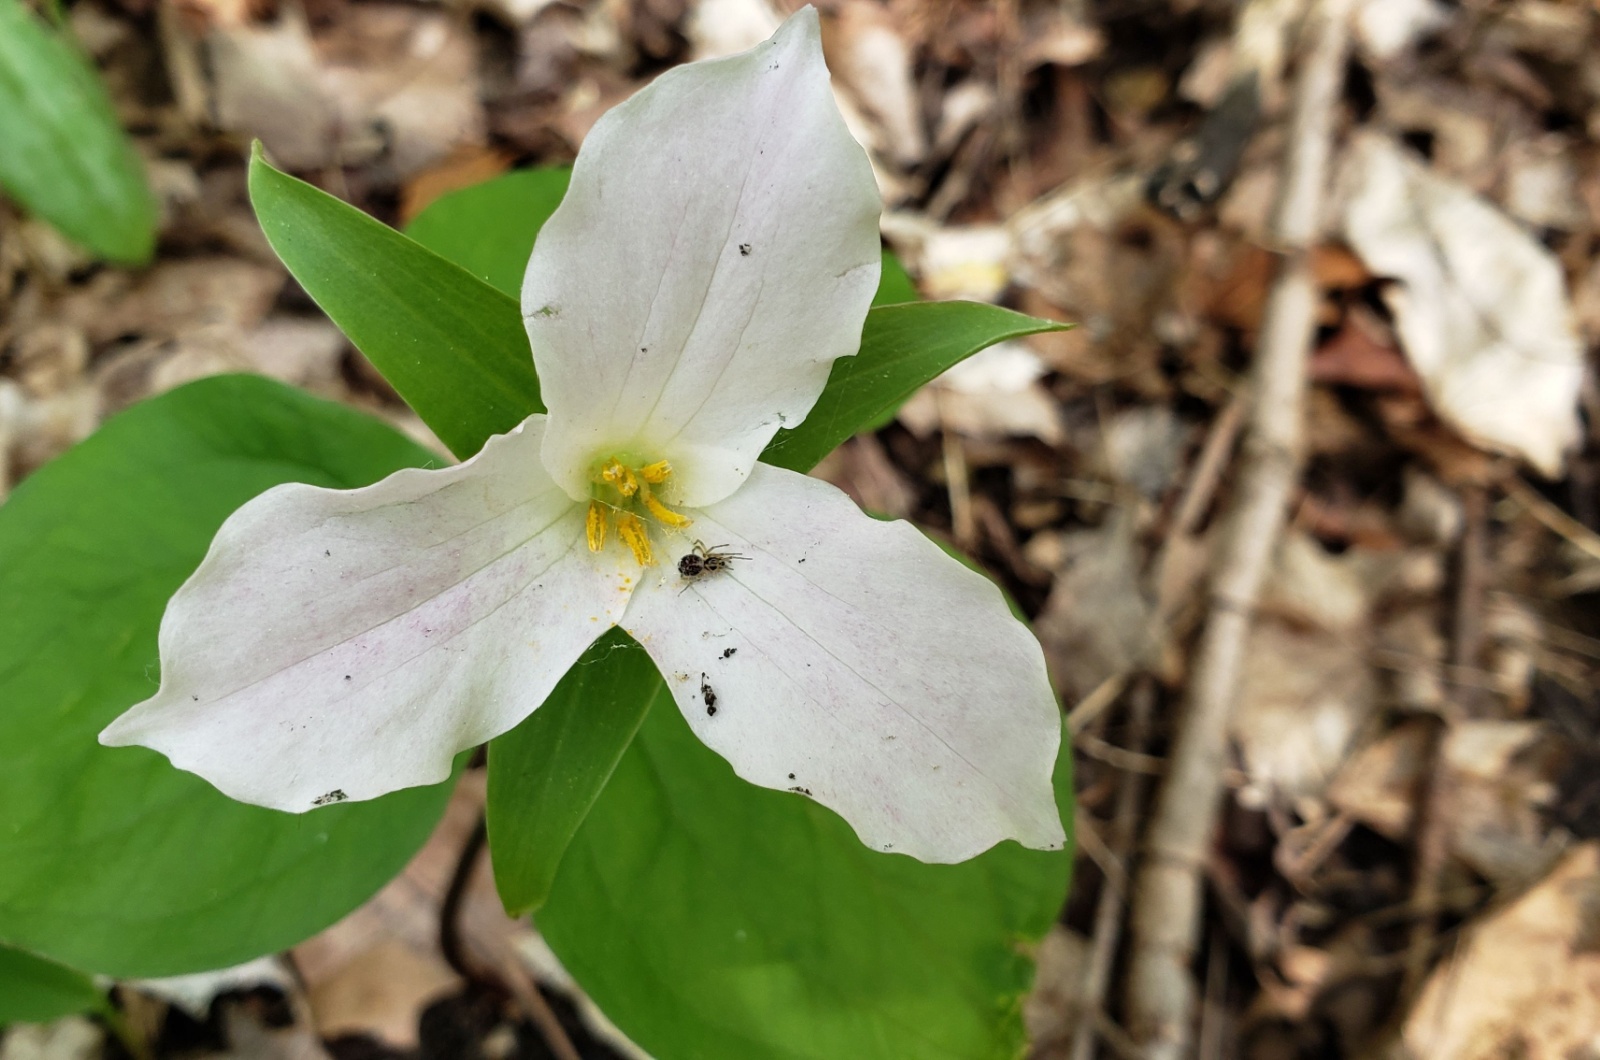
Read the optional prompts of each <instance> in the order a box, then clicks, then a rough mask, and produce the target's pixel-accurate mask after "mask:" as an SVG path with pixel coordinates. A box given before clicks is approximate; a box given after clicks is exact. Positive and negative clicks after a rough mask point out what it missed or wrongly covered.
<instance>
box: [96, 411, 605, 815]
mask: <svg viewBox="0 0 1600 1060" xmlns="http://www.w3.org/2000/svg"><path fill="white" fill-rule="evenodd" d="M543 421H544V418H543V417H542V416H534V417H530V418H529V419H528V420H527V421H526V422H524V423H523V424H522V425H521V426H520V427H518V428H517V429H516V430H514V431H512V432H511V433H509V434H505V435H501V436H499V437H496V438H491V439H490V440H489V442H488V444H487V445H485V446H484V448H483V451H482V452H481V453H479V454H478V455H477V456H475V457H473V458H472V459H471V460H469V461H467V462H466V463H465V464H461V465H459V466H457V467H452V468H446V469H444V470H440V471H421V470H407V471H400V472H397V473H395V474H393V475H390V476H389V477H388V478H386V479H384V480H383V481H382V482H379V483H377V484H376V485H373V486H368V487H366V488H365V489H359V490H329V489H321V488H318V487H314V486H305V485H299V484H292V485H285V486H279V487H277V488H275V489H272V490H269V491H267V492H266V493H264V494H262V495H261V496H259V497H257V498H256V499H255V500H253V501H251V502H250V503H249V504H247V505H245V506H244V507H243V508H240V509H239V510H238V511H237V512H235V513H234V514H233V515H232V516H230V517H229V518H228V521H227V522H226V523H224V524H223V526H222V529H221V530H219V531H218V532H217V536H216V539H215V540H214V541H213V542H212V545H211V550H210V552H209V553H207V555H206V558H205V561H204V562H202V563H201V564H200V567H199V569H198V570H196V571H195V573H194V575H193V576H191V577H190V579H189V580H188V581H187V582H185V583H184V585H183V588H181V589H179V590H178V592H177V594H176V595H174V596H173V598H172V600H171V602H170V603H168V605H167V611H166V614H165V615H164V616H163V617H162V620H161V636H160V646H161V671H162V672H161V688H160V691H159V692H157V694H156V695H155V696H154V697H153V698H151V699H148V700H146V701H145V702H143V703H141V704H139V705H138V706H136V707H134V708H133V709H131V710H129V711H128V712H127V713H126V714H124V715H122V717H120V718H118V719H117V720H116V721H115V722H113V723H112V724H111V725H110V726H109V727H108V728H107V729H106V730H105V732H103V733H101V735H100V741H101V742H102V743H105V744H109V745H113V746H121V745H126V744H141V745H143V746H145V747H151V748H154V749H155V750H157V751H160V752H161V753H163V754H165V755H166V756H167V757H168V758H170V759H171V760H172V763H173V765H176V766H178V767H179V768H180V769H187V770H189V771H190V772H193V773H198V774H199V775H200V776H202V777H204V778H206V779H207V780H209V781H210V782H211V783H213V784H215V785H216V786H217V787H218V788H220V789H221V790H222V791H224V792H225V793H227V794H228V795H231V796H233V797H234V798H236V799H241V800H243V801H245V802H252V803H256V804H258V805H262V806H271V807H275V808H277V809H280V810H291V811H304V810H309V809H311V808H312V807H313V806H314V805H322V804H325V803H328V802H338V801H343V800H344V799H347V798H348V799H370V798H374V797H375V796H378V795H382V794H384V793H386V792H390V791H394V790H396V789H397V788H404V787H410V786H412V785H416V784H430V783H434V782H437V781H440V780H443V779H444V778H445V777H447V776H449V774H450V763H451V759H452V757H453V756H454V755H455V754H456V753H457V752H458V751H461V750H463V749H465V748H468V747H472V746H474V745H476V744H479V743H482V742H483V741H485V740H487V739H489V738H490V737H493V736H496V735H498V734H499V733H502V732H504V731H505V730H507V729H509V728H511V727H512V726H513V725H515V724H517V722H519V721H521V720H522V719H523V718H525V717H526V716H527V715H528V714H530V713H531V712H532V711H533V709H534V708H535V707H537V706H538V705H539V704H540V703H541V702H543V700H544V697H545V696H546V694H548V693H549V691H550V689H551V688H552V687H554V685H555V683H556V682H557V681H558V680H560V678H561V675H562V674H563V673H565V672H566V670H567V668H568V667H569V666H570V665H571V663H572V662H573V660H575V659H576V658H577V657H578V655H579V654H580V653H581V652H582V651H583V649H584V648H585V647H587V646H588V644H589V643H590V642H591V641H592V640H594V638H595V637H596V636H597V635H598V634H600V633H601V632H603V631H605V630H606V629H608V628H610V626H611V625H612V624H613V623H614V622H615V620H616V618H617V617H618V616H620V615H621V613H622V611H623V609H624V607H625V606H626V604H627V599H628V596H629V593H630V591H631V589H632V585H633V583H634V580H635V578H636V572H637V567H636V566H634V565H633V563H632V560H631V559H626V558H625V557H626V553H625V552H624V550H621V549H618V548H613V549H609V550H607V551H604V552H601V553H599V554H598V555H595V554H591V553H590V552H589V550H588V547H587V545H586V543H585V539H584V531H583V519H584V512H583V509H582V507H581V506H579V505H575V504H574V503H573V502H572V499H571V498H570V497H568V496H567V495H566V493H565V491H563V490H562V489H561V488H560V487H558V486H557V485H556V484H555V483H553V482H552V481H550V478H549V476H548V475H546V474H545V473H544V468H543V466H542V464H541V463H540V462H539V447H540V442H541V440H542V434H543V429H544V422H543Z"/></svg>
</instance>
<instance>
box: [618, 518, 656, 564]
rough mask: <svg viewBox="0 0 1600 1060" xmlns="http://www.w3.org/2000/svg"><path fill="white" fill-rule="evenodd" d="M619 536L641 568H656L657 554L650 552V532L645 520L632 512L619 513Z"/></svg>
mask: <svg viewBox="0 0 1600 1060" xmlns="http://www.w3.org/2000/svg"><path fill="white" fill-rule="evenodd" d="M617 536H618V537H620V538H622V543H623V544H625V545H627V546H628V549H629V551H631V552H632V553H633V558H634V559H636V560H638V561H639V565H640V566H641V567H653V566H655V562H656V557H655V553H653V552H651V551H650V532H649V531H648V530H646V529H645V525H644V520H643V519H640V518H639V517H638V516H637V515H634V514H633V513H632V512H618V513H617Z"/></svg>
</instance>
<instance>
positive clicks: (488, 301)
mask: <svg viewBox="0 0 1600 1060" xmlns="http://www.w3.org/2000/svg"><path fill="white" fill-rule="evenodd" d="M250 202H251V204H252V205H254V206H255V210H256V217H257V218H258V219H259V220H260V222H261V229H262V231H264V232H265V233H266V234H267V240H268V242H270V243H271V244H272V249H273V250H275V251H277V252H278V257H280V258H282V259H283V263H284V264H285V265H287V266H288V267H289V271H290V272H291V273H292V274H293V275H294V278H295V279H296V280H298V281H299V282H300V286H302V287H304V288H305V289H306V292H307V293H308V294H310V295H311V297H312V298H313V299H315V300H316V302H317V304H318V305H319V306H321V307H322V309H323V311H324V312H325V313H327V314H328V316H329V317H330V318H332V320H333V322H334V323H335V324H337V325H339V327H340V329H341V330H343V331H344V333H345V334H346V335H347V336H349V338H350V341H351V342H353V343H355V344H356V346H357V347H358V348H359V349H360V350H361V352H362V353H364V354H366V356H367V358H368V359H369V360H371V361H372V363H373V364H374V365H375V366H377V369H378V371H380V372H382V373H383V377H384V378H385V379H387V380H388V381H389V382H390V383H391V384H392V385H393V386H394V388H395V390H396V391H398V392H399V394H400V396H401V397H403V398H405V399H406V403H407V404H409V405H410V406H411V407H412V408H413V409H415V410H416V412H417V415H419V416H421V417H422V419H423V421H424V422H426V423H427V425H428V426H429V427H431V428H432V429H433V433H434V434H436V435H438V436H439V440H440V441H442V442H444V444H445V445H447V446H449V447H450V451H451V452H453V453H455V454H456V455H457V456H459V457H462V458H463V459H465V458H466V457H469V456H471V455H472V454H473V453H476V452H477V451H478V450H479V449H480V448H482V446H483V443H484V441H485V440H487V439H488V437H489V436H490V435H493V434H501V433H504V432H506V431H509V430H510V429H511V428H513V427H515V426H516V425H517V424H519V423H521V422H522V421H523V420H524V419H526V418H527V417H528V415H529V414H531V413H534V412H543V411H544V405H543V404H541V403H540V401H539V378H538V376H537V375H535V374H534V370H533V355H532V353H531V352H529V349H528V336H527V333H526V332H525V331H524V330H523V327H522V314H521V312H520V311H519V310H518V309H517V303H516V301H515V300H514V299H512V298H510V297H508V296H506V295H505V294H503V293H501V292H500V291H497V290H495V289H494V288H493V287H491V286H490V285H489V284H487V283H484V282H483V281H482V280H480V279H478V278H477V277H475V276H473V275H472V274H471V273H469V272H467V271H466V270H465V269H463V268H461V267H460V266H459V265H455V264H452V263H451V262H449V261H446V260H445V259H444V258H441V257H440V256H439V255H437V254H435V253H433V252H432V251H431V250H428V249H426V248H424V247H423V246H421V245H420V244H418V243H416V242H415V241H414V240H411V239H407V238H406V237H405V236H403V235H401V234H400V233H399V232H396V231H395V230H394V229H392V228H389V227H388V226H387V225H383V224H380V223H379V222H377V221H375V220H373V219H372V218H370V217H368V216H367V215H366V214H364V213H362V212H361V211H360V210H357V209H356V208H355V207H353V206H350V205H347V204H346V203H342V202H340V201H339V200H338V199H335V198H334V197H333V196H331V195H329V194H327V193H326V192H323V191H318V190H317V189H316V188H313V187H312V186H311V185H309V184H307V183H305V182H304V181H301V180H296V179H295V178H293V177H291V176H288V175H286V174H284V173H280V172H279V171H278V170H276V169H273V168H272V167H271V166H270V165H268V164H267V163H266V161H265V160H264V159H263V158H262V156H261V147H260V145H259V144H257V145H256V148H255V151H254V153H253V155H252V156H251V159H250ZM529 238H530V239H531V238H532V232H531V230H530V233H529Z"/></svg>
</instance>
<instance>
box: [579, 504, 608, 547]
mask: <svg viewBox="0 0 1600 1060" xmlns="http://www.w3.org/2000/svg"><path fill="white" fill-rule="evenodd" d="M583 532H584V536H586V537H587V538H588V539H589V551H590V552H599V551H600V550H601V549H602V548H605V547H606V506H605V505H603V504H601V503H600V502H599V501H590V502H589V514H588V516H587V517H585V519H584V521H583Z"/></svg>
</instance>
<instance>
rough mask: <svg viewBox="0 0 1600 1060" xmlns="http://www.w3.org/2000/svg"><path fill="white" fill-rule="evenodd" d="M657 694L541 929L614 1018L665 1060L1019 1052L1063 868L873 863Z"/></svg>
mask: <svg viewBox="0 0 1600 1060" xmlns="http://www.w3.org/2000/svg"><path fill="white" fill-rule="evenodd" d="M655 696H656V702H655V703H654V708H653V709H652V710H651V711H650V712H649V714H648V715H647V716H646V718H645V723H644V726H643V728H642V729H641V730H640V732H639V736H638V738H637V739H635V740H634V742H633V745H632V746H631V747H630V748H629V750H628V753H627V754H626V755H625V756H624V757H623V759H622V762H621V764H620V765H619V766H618V767H617V770H616V772H615V774H614V775H613V776H612V778H611V782H610V784H608V785H607V786H606V789H605V791H604V792H603V793H602V794H601V796H600V799H599V801H598V802H597V803H596V804H595V807H594V809H593V810H591V811H590V813H589V816H588V818H587V819H586V820H585V821H584V824H583V827H582V828H581V829H580V830H579V831H578V834H577V836H576V838H575V839H574V840H573V843H572V846H571V848H570V849H569V850H568V852H567V856H566V858H565V860H564V861H563V863H562V868H561V873H560V874H559V875H558V876H557V877H556V882H555V887H554V889H553V891H552V892H551V895H550V899H549V901H548V903H547V904H546V905H545V907H544V909H543V910H542V911H541V912H540V913H539V915H538V917H537V920H538V924H539V929H540V930H541V931H542V932H543V934H544V936H545V938H546V939H547V940H548V941H549V943H550V945H551V946H552V948H554V950H555V951H556V954H557V956H559V957H560V958H561V962H562V964H563V965H565V966H566V968H567V970H568V971H570V972H571V973H572V974H573V976H575V977H576V978H577V980H578V981H579V982H580V983H582V984H583V987H584V990H585V991H586V992H587V993H588V994H589V995H590V996H591V997H592V998H594V1000H595V1001H596V1002H597V1003H598V1004H599V1005H600V1007H601V1009H602V1010H603V1011H604V1012H605V1013H606V1015H607V1016H609V1017H610V1018H611V1019H612V1020H614V1021H615V1022H616V1023H617V1025H618V1026H620V1027H621V1028H622V1029H623V1031H624V1032H626V1033H627V1034H628V1035H629V1036H630V1037H632V1038H633V1039H634V1040H635V1041H637V1042H638V1043H639V1044H640V1045H641V1046H643V1047H644V1048H645V1049H646V1050H647V1051H648V1052H650V1053H651V1055H653V1056H656V1057H658V1058H659V1060H691V1058H695V1060H711V1058H718V1060H720V1058H724V1057H726V1058H735V1057H737V1058H740V1060H768V1058H772V1060H836V1058H838V1057H850V1058H851V1060H877V1058H894V1060H913V1058H917V1060H921V1058H927V1060H933V1058H942V1060H985V1058H991V1057H992V1058H995V1060H1010V1058H1012V1057H1015V1056H1016V1055H1018V1053H1019V1051H1020V1048H1021V1042H1022V1030H1021V1025H1020V1019H1019V1015H1018V1013H1019V1008H1020V1004H1019V998H1020V996H1021V995H1022V994H1023V992H1025V991H1026V990H1027V988H1028V986H1029V984H1030V983H1031V982H1032V979H1033V973H1034V965H1033V960H1032V957H1031V953H1030V950H1031V947H1032V946H1033V945H1034V944H1035V943H1036V942H1037V941H1038V940H1039V939H1040V938H1042V937H1043V935H1044V933H1045V931H1046V930H1048V928H1049V925H1050V923H1051V921H1052V920H1053V919H1054V917H1055V916H1056V914H1057V912H1058V911H1059V909H1060V906H1061V902H1062V900H1063V898H1064V897H1065V895H1066V890H1067V883H1068V875H1069V872H1070V868H1071V857H1070V854H1068V853H1066V852H1063V851H1056V852H1048V853H1047V852H1041V851H1032V850H1023V849H1022V848H1020V847H1018V846H1016V845H1015V844H1014V843H1009V842H1008V843H1004V844H1001V845H1000V846H999V847H996V848H995V849H993V850H991V851H989V852H988V853H986V854H983V855H981V856H980V857H978V858H975V859H973V860H972V861H968V862H965V863H963V864H960V865H924V864H922V863H921V862H918V861H914V860H912V859H911V858H908V857H904V856H901V855H887V854H880V853H876V852H874V851H871V850H868V849H867V848H866V847H864V846H862V845H861V842H860V840H858V839H857V838H856V836H855V834H854V833H853V832H852V831H851V830H850V828H849V826H848V825H846V824H845V823H844V821H842V820H841V819H840V818H839V817H837V816H836V815H834V814H833V813H832V812H831V811H829V810H826V809H824V808H823V807H821V806H819V805H817V804H816V803H814V802H811V801H810V800H808V799H805V798H803V797H800V796H798V795H790V794H787V793H784V792H776V791H769V790H766V789H763V788H758V787H755V786H754V785H751V784H748V783H746V782H744V781H742V780H740V779H739V778H738V777H736V776H735V775H734V773H733V770H732V769H731V768H729V766H728V765H727V763H726V762H724V761H723V760H722V759H721V758H719V757H718V756H717V755H716V754H715V753H714V752H712V751H710V750H708V749H707V748H706V747H705V746H704V745H702V744H701V743H700V741H699V740H697V739H696V738H695V737H694V735H693V734H692V733H691V732H690V731H689V728H688V725H687V724H685V722H684V720H683V717H682V715H681V714H680V713H679V711H678V709H677V707H676V705H675V704H674V703H673V701H672V698H671V696H670V694H669V693H668V692H667V690H666V689H665V687H664V686H663V685H662V683H661V682H660V680H659V678H658V679H657V681H656V693H655ZM1069 759H1070V756H1069V755H1062V756H1061V760H1060V764H1059V765H1058V767H1057V778H1056V780H1057V785H1056V789H1057V799H1058V802H1059V803H1060V805H1061V807H1062V815H1063V819H1064V820H1067V821H1070V820H1071V819H1072V817H1071V810H1070V806H1071V794H1070V791H1071V783H1070V778H1069V776H1068V768H1069V767H1068V761H1069Z"/></svg>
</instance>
